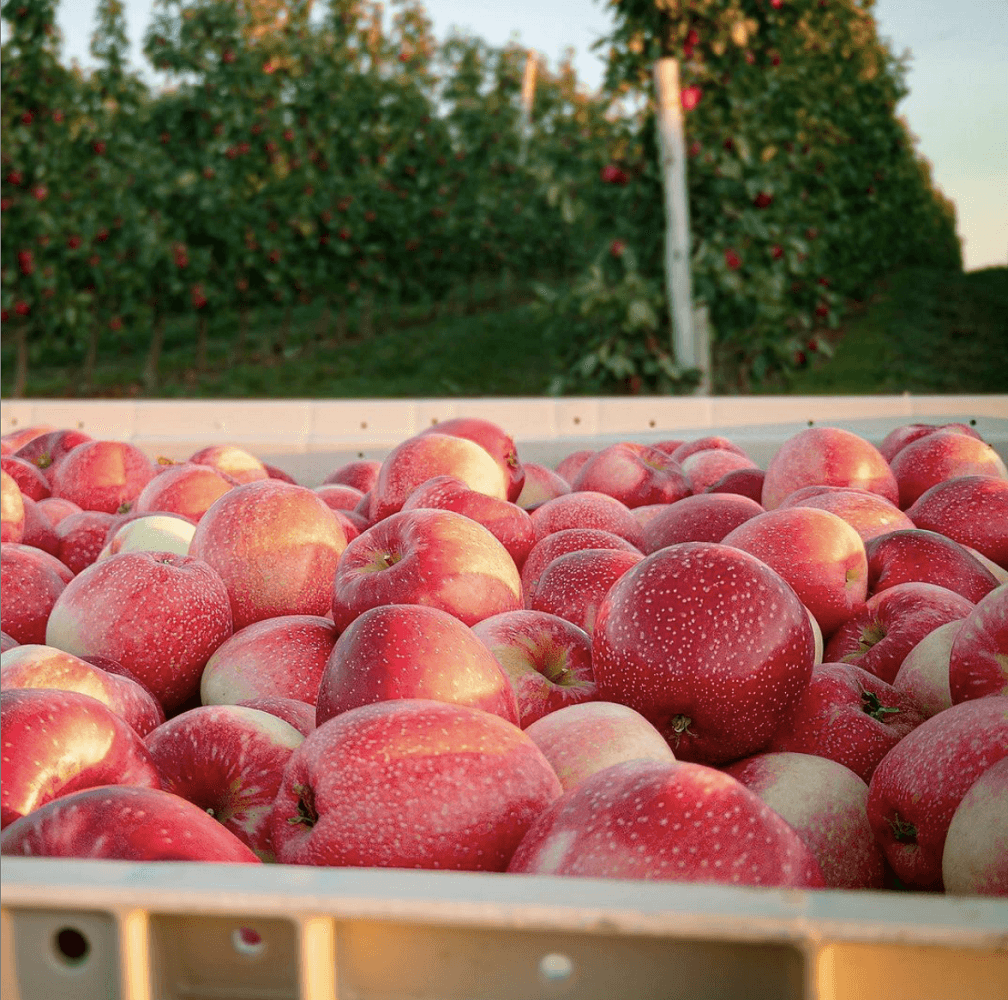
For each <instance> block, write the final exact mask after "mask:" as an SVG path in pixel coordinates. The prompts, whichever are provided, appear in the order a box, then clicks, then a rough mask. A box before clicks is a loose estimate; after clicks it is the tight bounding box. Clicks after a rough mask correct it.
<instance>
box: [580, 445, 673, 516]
mask: <svg viewBox="0 0 1008 1000" xmlns="http://www.w3.org/2000/svg"><path fill="white" fill-rule="evenodd" d="M571 490H572V491H574V492H585V491H593V492H596V493H604V494H606V495H607V496H611V497H614V498H615V499H617V500H619V501H621V502H622V503H624V504H626V506H627V507H631V508H632V507H643V506H644V505H646V504H652V503H673V502H675V501H676V500H680V499H682V498H683V497H685V496H689V494H690V493H691V492H692V488H691V486H690V481H689V479H688V477H687V476H686V474H685V473H684V472H683V470H682V469H681V468H680V466H679V463H678V462H676V461H675V460H674V459H673V458H672V457H671V456H670V455H667V454H665V452H663V451H659V450H658V449H657V448H652V447H650V446H649V445H645V444H640V443H638V442H635V441H620V442H619V443H617V444H611V445H609V446H608V447H606V448H602V449H601V450H600V451H597V452H595V453H594V454H592V455H590V456H589V457H588V458H587V459H586V460H585V462H584V464H583V465H582V466H581V468H580V469H579V470H578V472H577V475H576V476H575V477H574V478H573V480H571Z"/></svg>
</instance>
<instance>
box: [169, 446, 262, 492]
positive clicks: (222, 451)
mask: <svg viewBox="0 0 1008 1000" xmlns="http://www.w3.org/2000/svg"><path fill="white" fill-rule="evenodd" d="M187 464H192V465H205V466H208V467H209V468H211V469H215V470H216V471H217V472H218V473H219V474H220V476H221V478H223V479H224V480H225V482H227V481H229V480H231V481H232V483H231V485H234V483H256V482H261V481H262V480H264V479H269V478H270V474H269V472H268V470H267V469H266V466H265V465H263V464H262V462H260V461H259V459H258V458H256V457H255V455H252V454H250V453H249V452H247V451H245V449H244V448H238V447H236V446H235V445H230V444H216V445H211V446H210V447H209V448H201V449H200V450H199V451H197V452H196V453H195V454H194V455H190V456H189V462H188V463H187Z"/></svg>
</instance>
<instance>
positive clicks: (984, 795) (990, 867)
mask: <svg viewBox="0 0 1008 1000" xmlns="http://www.w3.org/2000/svg"><path fill="white" fill-rule="evenodd" d="M1006 844H1008V758H1002V759H1001V760H1000V761H998V762H997V763H996V764H995V765H994V766H993V767H989V768H987V770H986V771H984V773H983V774H981V775H980V777H979V778H977V780H976V781H974V782H973V784H972V785H970V787H969V791H968V792H967V793H966V794H965V795H964V796H963V797H962V800H961V801H960V803H959V805H958V806H957V807H956V811H955V812H954V813H953V814H952V821H951V822H950V823H949V828H948V834H947V836H946V837H945V847H944V848H943V850H942V881H943V882H944V884H945V891H946V892H947V893H950V894H953V895H957V896H965V895H968V896H1008V850H1005V845H1006Z"/></svg>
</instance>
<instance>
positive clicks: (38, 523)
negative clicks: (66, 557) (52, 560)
mask: <svg viewBox="0 0 1008 1000" xmlns="http://www.w3.org/2000/svg"><path fill="white" fill-rule="evenodd" d="M21 503H22V506H23V507H24V532H23V533H22V535H21V542H22V543H23V544H24V545H32V546H34V547H35V548H36V549H42V550H43V551H44V552H48V553H49V554H50V555H56V553H57V552H59V538H58V537H57V535H56V530H55V529H54V528H53V526H52V523H51V522H50V520H49V518H48V517H46V516H45V514H43V513H42V511H40V510H39V508H38V503H36V502H35V501H34V500H32V499H31V498H29V497H26V496H22V497H21Z"/></svg>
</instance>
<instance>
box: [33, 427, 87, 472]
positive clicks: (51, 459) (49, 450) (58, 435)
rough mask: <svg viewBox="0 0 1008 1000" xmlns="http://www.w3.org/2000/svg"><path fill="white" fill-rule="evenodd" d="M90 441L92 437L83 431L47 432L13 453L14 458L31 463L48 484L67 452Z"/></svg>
mask: <svg viewBox="0 0 1008 1000" xmlns="http://www.w3.org/2000/svg"><path fill="white" fill-rule="evenodd" d="M91 440H93V439H92V437H91V436H90V435H89V434H85V433H84V432H83V431H74V430H69V429H64V430H55V431H48V432H47V433H45V434H39V435H37V436H35V437H33V438H32V439H31V440H30V441H26V442H25V443H24V444H23V445H21V447H20V448H18V449H17V450H16V451H15V452H14V456H15V457H16V458H22V459H24V460H25V461H26V462H31V464H32V465H34V466H35V468H36V469H38V470H39V471H40V472H41V473H42V475H43V476H45V478H46V481H47V482H48V481H49V480H50V479H51V478H52V472H53V469H54V468H55V467H56V465H57V463H58V462H59V460H60V459H61V458H62V457H63V456H64V455H66V454H67V452H70V451H73V449H74V448H76V447H77V445H79V444H84V442H85V441H91Z"/></svg>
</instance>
